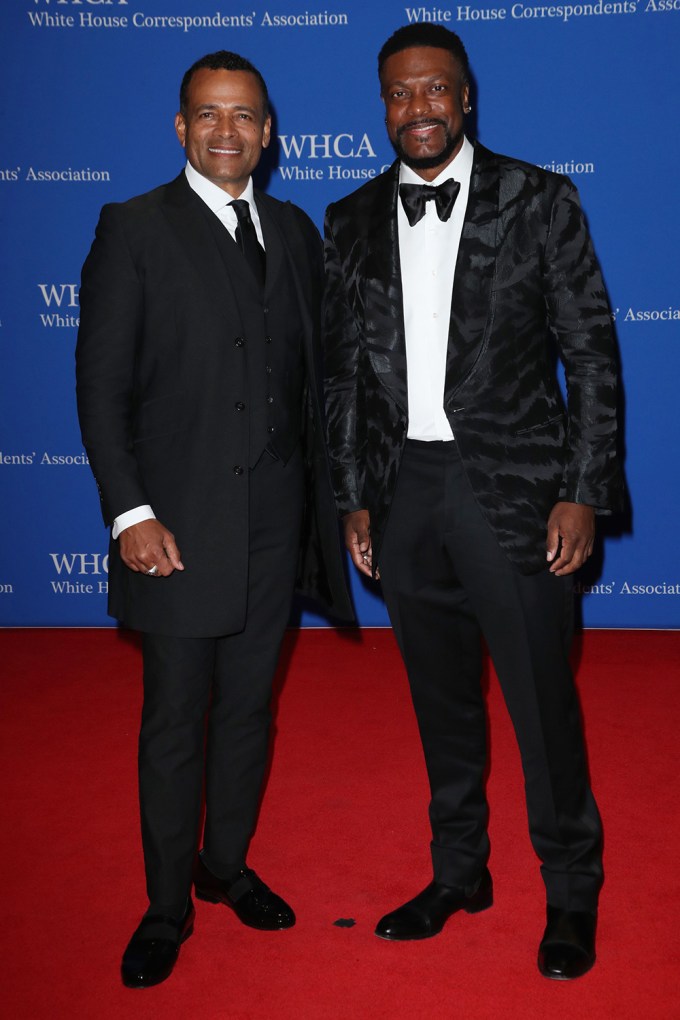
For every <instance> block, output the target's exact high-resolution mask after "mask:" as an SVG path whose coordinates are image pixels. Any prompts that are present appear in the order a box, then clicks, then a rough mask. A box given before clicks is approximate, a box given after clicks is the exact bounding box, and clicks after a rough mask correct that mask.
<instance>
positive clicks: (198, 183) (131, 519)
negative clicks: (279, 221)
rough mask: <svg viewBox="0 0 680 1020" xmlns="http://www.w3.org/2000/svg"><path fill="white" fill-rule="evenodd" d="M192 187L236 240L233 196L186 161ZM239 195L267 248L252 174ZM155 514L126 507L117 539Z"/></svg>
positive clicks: (115, 532) (116, 526)
mask: <svg viewBox="0 0 680 1020" xmlns="http://www.w3.org/2000/svg"><path fill="white" fill-rule="evenodd" d="M184 173H185V174H186V178H187V181H188V182H189V186H190V187H191V188H192V190H193V191H195V192H196V194H197V195H198V197H199V198H201V199H203V201H204V202H205V204H206V205H207V206H208V208H209V209H210V210H211V212H214V213H215V215H216V216H217V218H218V220H220V222H221V223H223V224H224V226H225V227H226V228H227V230H228V231H229V233H230V234H231V236H232V237H233V238H234V240H236V227H237V226H238V220H237V219H236V213H235V212H234V210H233V208H232V207H231V202H233V201H234V199H233V198H232V196H231V195H229V194H228V193H227V192H226V191H223V190H222V188H219V187H218V186H217V185H216V184H213V182H212V181H209V180H208V178H207V177H204V176H203V174H199V172H198V170H195V169H194V168H193V166H192V165H191V163H188V162H187V165H186V167H185V169H184ZM238 197H239V198H243V199H245V201H246V202H247V203H248V205H249V206H250V218H251V219H252V221H253V225H254V227H255V232H256V234H257V239H258V241H259V242H260V244H261V245H262V247H263V248H264V237H263V235H262V224H261V223H260V217H259V214H258V211H257V206H256V204H255V194H254V191H253V180H252V177H249V178H248V183H247V184H246V186H245V188H244V190H243V191H242V192H241V194H240V195H239V196H238ZM155 517H156V515H155V513H154V512H153V510H152V508H151V507H150V506H136V507H134V508H133V509H132V510H127V511H126V512H125V513H123V514H120V515H119V516H118V517H116V518H115V520H114V522H113V527H112V529H111V534H112V535H113V537H114V538H118V536H119V535H120V533H121V531H125V529H126V528H130V527H132V525H133V524H140V523H141V522H142V521H150V520H153V519H155Z"/></svg>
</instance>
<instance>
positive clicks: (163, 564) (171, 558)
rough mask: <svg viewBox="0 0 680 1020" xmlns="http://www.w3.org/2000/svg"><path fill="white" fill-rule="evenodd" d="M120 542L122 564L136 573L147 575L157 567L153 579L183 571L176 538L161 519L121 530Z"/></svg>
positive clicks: (143, 522) (141, 522)
mask: <svg viewBox="0 0 680 1020" xmlns="http://www.w3.org/2000/svg"><path fill="white" fill-rule="evenodd" d="M118 542H119V545H120V556H121V559H122V561H123V563H124V564H125V566H126V567H129V568H130V570H134V571H135V573H140V572H141V573H143V574H148V573H149V571H150V570H151V568H152V567H157V568H158V572H157V573H156V574H155V575H154V576H156V577H169V576H170V574H172V572H173V570H184V564H183V563H182V561H181V559H180V555H179V549H178V548H177V546H176V545H175V536H174V535H173V534H172V533H171V532H170V531H168V529H167V528H164V527H163V525H162V524H161V522H160V521H158V520H154V519H153V518H152V519H151V520H148V521H140V523H139V524H132V525H131V526H130V527H129V528H126V529H125V531H121V533H120V535H119V537H118Z"/></svg>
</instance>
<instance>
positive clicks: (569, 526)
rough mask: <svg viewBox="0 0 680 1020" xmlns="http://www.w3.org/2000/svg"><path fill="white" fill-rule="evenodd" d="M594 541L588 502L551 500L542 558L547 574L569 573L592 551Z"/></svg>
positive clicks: (591, 508)
mask: <svg viewBox="0 0 680 1020" xmlns="http://www.w3.org/2000/svg"><path fill="white" fill-rule="evenodd" d="M594 541H595V510H594V508H593V507H592V506H586V505H585V504H583V503H555V506H554V507H553V508H552V513H551V514H550V517H549V518H548V537H547V540H546V559H547V560H548V563H550V564H551V567H550V573H551V574H557V576H558V577H560V576H561V575H562V574H573V573H574V571H575V570H578V568H579V567H582V566H583V564H584V563H585V562H586V560H587V559H588V557H589V556H590V554H591V553H592V551H593V543H594ZM560 543H561V544H560ZM558 549H559V556H558Z"/></svg>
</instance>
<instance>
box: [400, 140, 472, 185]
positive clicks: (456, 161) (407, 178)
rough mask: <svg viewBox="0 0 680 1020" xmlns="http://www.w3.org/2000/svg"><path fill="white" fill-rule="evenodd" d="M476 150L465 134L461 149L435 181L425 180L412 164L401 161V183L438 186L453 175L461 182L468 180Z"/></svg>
mask: <svg viewBox="0 0 680 1020" xmlns="http://www.w3.org/2000/svg"><path fill="white" fill-rule="evenodd" d="M474 152H475V150H474V146H473V145H472V144H471V143H470V142H469V141H468V140H467V138H466V137H465V136H463V144H462V145H461V147H460V151H459V152H458V153H456V155H455V156H454V158H453V159H452V160H451V162H450V163H448V164H447V166H445V167H444V169H443V170H442V172H441V173H440V174H438V175H437V176H436V177H435V179H434V180H433V181H424V180H423V178H422V177H420V176H419V175H418V174H417V173H416V172H415V170H412V169H411V167H410V166H406V164H405V163H400V164H399V183H400V184H429V185H430V187H432V188H436V187H437V186H438V185H439V184H443V183H444V181H448V180H449V178H451V177H453V179H454V180H456V181H460V182H461V183H463V182H464V181H468V180H469V179H470V175H471V173H472V160H473V157H474Z"/></svg>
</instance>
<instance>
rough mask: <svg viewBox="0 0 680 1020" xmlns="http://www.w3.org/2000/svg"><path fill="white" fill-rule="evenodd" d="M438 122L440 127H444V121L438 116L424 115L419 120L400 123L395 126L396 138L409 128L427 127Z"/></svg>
mask: <svg viewBox="0 0 680 1020" xmlns="http://www.w3.org/2000/svg"><path fill="white" fill-rule="evenodd" d="M436 124H438V125H439V126H440V127H443V128H445V127H446V121H443V120H441V119H440V118H439V117H424V118H421V119H420V120H410V121H409V122H408V124H400V125H399V127H398V128H397V138H401V136H402V135H403V133H404V131H410V130H411V128H419V127H429V126H430V125H433V126H434V125H436Z"/></svg>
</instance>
